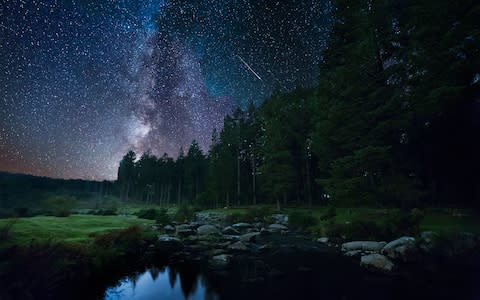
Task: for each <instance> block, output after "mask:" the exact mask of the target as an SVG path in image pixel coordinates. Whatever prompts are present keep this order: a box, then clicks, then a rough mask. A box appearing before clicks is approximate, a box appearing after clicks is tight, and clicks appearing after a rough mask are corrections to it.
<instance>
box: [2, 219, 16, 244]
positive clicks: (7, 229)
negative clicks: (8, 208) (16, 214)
mask: <svg viewBox="0 0 480 300" xmlns="http://www.w3.org/2000/svg"><path fill="white" fill-rule="evenodd" d="M15 223H17V219H9V220H7V222H6V223H5V225H3V226H1V227H0V242H3V241H6V240H8V238H9V237H10V233H11V231H12V228H13V225H15Z"/></svg>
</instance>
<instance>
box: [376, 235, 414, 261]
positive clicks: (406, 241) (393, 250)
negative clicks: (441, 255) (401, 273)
mask: <svg viewBox="0 0 480 300" xmlns="http://www.w3.org/2000/svg"><path fill="white" fill-rule="evenodd" d="M415 250H416V246H415V238H414V237H411V236H403V237H401V238H399V239H396V240H394V241H391V242H390V243H388V244H386V245H385V247H383V249H382V254H384V255H386V256H388V257H390V258H394V259H398V258H401V259H403V260H404V261H407V260H409V257H408V256H409V255H412V254H413V252H415Z"/></svg>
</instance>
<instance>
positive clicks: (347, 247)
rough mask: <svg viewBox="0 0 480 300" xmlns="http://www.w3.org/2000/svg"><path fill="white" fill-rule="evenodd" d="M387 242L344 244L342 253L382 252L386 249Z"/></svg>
mask: <svg viewBox="0 0 480 300" xmlns="http://www.w3.org/2000/svg"><path fill="white" fill-rule="evenodd" d="M386 244H387V243H386V242H374V241H353V242H348V243H344V244H342V251H354V250H361V251H372V252H380V250H382V248H383V247H385V245H386Z"/></svg>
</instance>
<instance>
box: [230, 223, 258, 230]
mask: <svg viewBox="0 0 480 300" xmlns="http://www.w3.org/2000/svg"><path fill="white" fill-rule="evenodd" d="M232 227H233V228H235V229H237V230H246V229H248V228H252V227H253V225H252V224H249V223H236V224H233V225H232Z"/></svg>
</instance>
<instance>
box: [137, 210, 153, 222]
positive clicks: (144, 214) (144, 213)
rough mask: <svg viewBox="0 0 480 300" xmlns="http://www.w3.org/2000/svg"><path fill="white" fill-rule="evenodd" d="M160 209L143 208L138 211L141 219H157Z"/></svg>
mask: <svg viewBox="0 0 480 300" xmlns="http://www.w3.org/2000/svg"><path fill="white" fill-rule="evenodd" d="M157 215H158V210H157V209H155V208H148V209H141V210H140V211H138V212H137V217H139V218H140V219H147V220H155V219H157Z"/></svg>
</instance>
